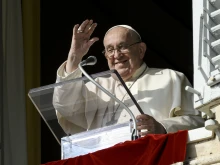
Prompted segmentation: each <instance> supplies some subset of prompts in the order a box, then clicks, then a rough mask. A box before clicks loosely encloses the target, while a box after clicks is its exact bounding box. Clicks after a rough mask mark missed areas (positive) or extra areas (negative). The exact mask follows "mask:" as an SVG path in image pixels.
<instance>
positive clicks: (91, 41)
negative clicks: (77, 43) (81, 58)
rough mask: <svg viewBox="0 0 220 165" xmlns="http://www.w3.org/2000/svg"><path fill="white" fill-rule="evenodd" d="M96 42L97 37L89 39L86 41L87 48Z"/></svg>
mask: <svg viewBox="0 0 220 165" xmlns="http://www.w3.org/2000/svg"><path fill="white" fill-rule="evenodd" d="M98 40H99V38H98V37H94V38H92V39H90V40H89V41H88V45H89V47H90V46H91V45H92V44H94V42H96V41H98Z"/></svg>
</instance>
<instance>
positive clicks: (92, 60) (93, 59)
mask: <svg viewBox="0 0 220 165" xmlns="http://www.w3.org/2000/svg"><path fill="white" fill-rule="evenodd" d="M96 62H97V59H96V57H94V56H89V57H88V58H87V59H86V60H83V61H81V62H80V63H79V65H78V67H79V69H80V70H81V71H82V73H83V74H84V75H85V76H86V77H87V78H88V79H89V80H90V81H91V82H92V83H93V84H95V85H96V86H97V87H98V88H99V89H101V90H102V91H103V92H105V93H106V94H107V95H108V96H109V97H111V98H112V99H114V100H115V101H116V102H117V103H118V104H120V105H121V106H122V107H124V108H125V110H126V111H127V112H128V113H129V115H130V117H131V118H132V120H133V127H134V128H133V131H132V137H131V139H132V140H135V139H138V137H139V136H138V131H137V122H136V119H135V116H134V114H133V113H132V112H131V110H130V109H129V108H128V107H127V106H126V105H125V104H124V103H123V102H121V101H120V100H119V99H118V98H116V97H115V96H114V95H113V94H111V93H110V92H109V91H108V90H106V89H105V88H103V87H102V86H101V85H100V84H99V83H97V82H96V81H95V80H94V79H93V78H92V77H91V76H89V75H88V74H87V72H86V71H85V70H84V69H83V67H82V66H86V65H95V64H96Z"/></svg>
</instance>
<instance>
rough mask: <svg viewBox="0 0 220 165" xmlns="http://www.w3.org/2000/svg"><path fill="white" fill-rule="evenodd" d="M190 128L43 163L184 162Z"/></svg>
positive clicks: (153, 164) (152, 164) (115, 164)
mask: <svg viewBox="0 0 220 165" xmlns="http://www.w3.org/2000/svg"><path fill="white" fill-rule="evenodd" d="M187 135H188V131H187V130H184V131H178V132H176V133H169V134H151V135H148V136H145V137H142V138H139V139H137V140H135V141H126V142H124V143H119V144H116V145H114V146H112V147H110V148H107V149H103V150H100V151H96V152H94V153H90V154H87V155H83V156H78V157H75V158H69V159H65V160H59V161H53V162H48V163H46V164H42V165H170V164H172V163H176V162H183V161H184V159H185V154H186V143H187V137H188V136H187Z"/></svg>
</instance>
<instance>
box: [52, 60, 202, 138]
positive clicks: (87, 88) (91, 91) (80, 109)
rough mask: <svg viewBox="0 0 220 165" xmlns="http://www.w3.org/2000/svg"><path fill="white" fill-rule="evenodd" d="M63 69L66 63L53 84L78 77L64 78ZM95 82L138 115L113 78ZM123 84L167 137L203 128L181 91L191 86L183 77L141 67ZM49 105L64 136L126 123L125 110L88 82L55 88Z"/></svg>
mask: <svg viewBox="0 0 220 165" xmlns="http://www.w3.org/2000/svg"><path fill="white" fill-rule="evenodd" d="M65 65H66V62H64V63H63V64H62V65H61V66H60V67H59V69H58V71H57V81H56V82H62V81H65V80H71V79H75V78H79V77H81V76H82V72H81V71H80V69H77V70H75V71H74V72H72V73H70V74H66V73H65V69H64V68H65ZM96 81H97V82H98V83H99V84H100V85H102V86H103V87H104V88H106V89H108V90H109V91H110V92H111V93H112V94H114V95H115V96H116V97H117V98H118V99H119V100H122V101H123V102H124V103H125V105H126V106H127V107H129V108H130V109H131V110H132V112H133V114H134V116H135V117H136V116H137V115H139V114H140V112H139V110H138V109H137V108H136V106H135V105H134V103H133V101H132V100H131V98H130V97H129V95H128V94H126V91H125V90H124V88H123V86H122V85H121V83H120V81H118V80H116V79H115V78H113V77H108V78H105V77H98V78H96ZM125 84H126V85H127V87H128V88H129V89H130V91H131V93H132V95H133V96H134V98H135V99H136V100H137V102H138V104H139V105H140V107H141V108H142V110H143V112H144V113H145V114H148V115H150V116H152V117H154V118H155V119H156V120H157V121H158V122H160V123H161V124H162V125H163V126H164V128H165V129H166V131H167V132H168V133H169V132H176V131H178V130H190V129H194V128H198V127H202V126H204V121H203V119H202V118H201V117H200V114H199V112H198V111H197V110H195V109H194V108H193V95H192V94H190V93H189V92H186V91H185V87H186V86H191V85H190V83H189V81H188V80H187V78H186V77H185V76H184V74H183V73H180V72H177V71H174V70H171V69H157V68H149V67H147V65H146V64H145V63H143V64H142V65H141V67H140V68H139V69H138V70H137V71H136V72H135V74H134V75H133V76H132V78H131V80H129V81H127V82H125ZM53 105H54V107H55V109H56V114H57V118H58V122H59V124H60V125H61V127H62V128H63V130H64V131H65V132H66V133H67V134H74V133H77V132H80V131H83V130H91V129H95V128H100V127H103V126H106V125H108V124H109V123H111V122H112V121H116V123H123V122H127V121H129V119H130V115H129V114H128V113H127V111H126V110H124V109H123V108H122V107H120V106H118V103H116V102H115V101H114V100H113V99H111V98H110V97H109V96H108V95H106V94H105V93H104V92H102V91H101V90H99V89H98V88H97V87H96V86H95V85H94V84H92V83H91V82H88V83H84V82H83V81H77V82H75V83H68V84H65V85H62V86H58V87H55V89H54V95H53Z"/></svg>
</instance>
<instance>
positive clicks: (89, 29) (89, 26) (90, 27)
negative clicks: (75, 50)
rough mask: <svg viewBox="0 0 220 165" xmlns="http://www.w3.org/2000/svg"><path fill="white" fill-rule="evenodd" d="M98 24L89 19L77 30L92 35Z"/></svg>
mask: <svg viewBox="0 0 220 165" xmlns="http://www.w3.org/2000/svg"><path fill="white" fill-rule="evenodd" d="M96 26H97V23H93V20H88V19H87V20H85V21H83V23H82V24H81V25H80V26H79V27H78V29H76V30H77V33H84V34H88V35H89V36H90V35H91V34H92V33H93V31H94V30H95V27H96Z"/></svg>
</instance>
